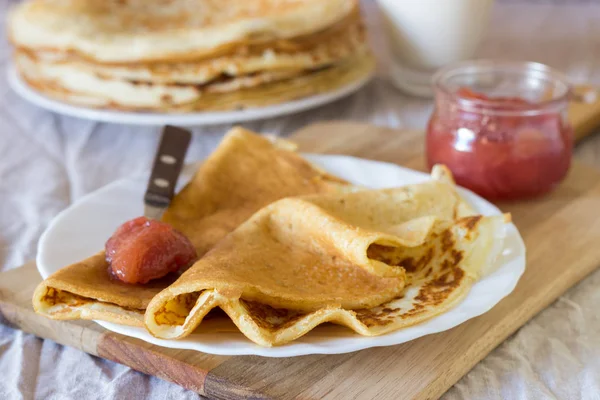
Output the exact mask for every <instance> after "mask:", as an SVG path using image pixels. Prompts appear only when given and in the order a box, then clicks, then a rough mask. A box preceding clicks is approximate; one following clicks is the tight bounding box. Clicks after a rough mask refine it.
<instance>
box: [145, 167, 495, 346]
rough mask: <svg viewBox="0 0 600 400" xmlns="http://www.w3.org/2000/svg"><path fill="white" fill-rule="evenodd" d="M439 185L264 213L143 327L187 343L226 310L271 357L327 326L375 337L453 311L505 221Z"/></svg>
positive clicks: (489, 256)
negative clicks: (478, 211) (211, 316)
mask: <svg viewBox="0 0 600 400" xmlns="http://www.w3.org/2000/svg"><path fill="white" fill-rule="evenodd" d="M433 178H434V179H433V180H432V181H430V182H427V183H423V184H419V185H408V186H405V187H401V188H395V189H387V190H364V191H358V192H354V193H337V194H325V195H312V196H302V197H296V198H286V199H282V200H279V201H277V202H275V203H272V204H270V205H268V206H266V207H265V208H263V209H261V210H260V211H258V212H257V213H255V214H254V215H253V216H252V217H251V218H250V219H248V220H247V221H246V222H244V223H242V224H241V225H240V226H239V227H238V228H236V229H235V230H233V231H232V232H231V233H230V234H228V235H227V236H225V237H224V238H223V239H222V240H221V241H220V242H219V243H217V244H216V245H215V246H214V247H213V248H212V249H211V250H210V251H209V252H208V253H207V254H206V255H205V256H204V257H203V258H201V259H200V260H198V261H197V262H196V263H195V264H194V265H193V266H192V267H191V268H190V269H188V270H187V271H186V272H185V273H184V274H183V275H182V276H181V277H180V278H179V279H178V280H177V281H176V282H175V283H174V284H172V285H171V286H169V287H168V288H166V289H165V290H164V291H162V292H161V293H159V294H158V295H157V296H155V297H154V299H153V300H152V301H151V302H150V304H149V305H148V308H147V310H146V314H145V324H146V328H147V329H148V331H149V332H150V333H151V334H153V335H154V336H156V337H159V338H163V339H177V338H182V337H185V336H187V335H189V334H190V333H192V332H193V331H194V330H195V329H196V328H198V329H200V330H202V324H201V323H202V320H203V318H204V317H205V316H206V315H207V314H208V313H209V312H210V311H211V310H213V309H214V308H216V307H219V308H221V309H222V310H223V311H224V312H225V313H226V314H227V315H228V316H229V318H231V320H232V321H233V322H234V323H235V325H237V327H238V328H239V330H240V331H241V332H242V333H243V334H244V335H245V336H247V337H248V338H249V339H250V340H252V341H254V342H255V343H257V344H259V345H262V346H272V345H280V344H284V343H287V342H290V341H292V340H295V339H297V338H298V337H300V336H302V335H304V334H306V333H307V332H309V331H310V330H312V329H313V328H314V327H315V326H317V325H319V324H322V323H324V322H333V323H336V324H341V325H345V326H348V327H349V328H351V329H353V330H354V331H356V332H357V333H359V334H361V335H366V336H372V335H379V334H383V333H387V332H390V331H393V330H397V329H399V328H401V327H404V326H408V325H412V324H415V323H418V322H421V321H423V320H425V319H428V318H431V317H433V316H435V315H438V314H440V313H442V312H444V311H446V310H447V309H449V308H451V307H452V306H454V305H455V304H457V303H458V302H459V301H460V300H461V299H462V298H463V297H464V296H465V295H466V294H467V293H468V291H469V289H470V287H471V286H472V284H473V283H474V282H475V281H476V280H477V279H478V278H479V277H480V276H481V274H482V273H483V271H484V270H485V269H486V268H489V267H490V266H491V265H492V263H493V261H494V260H495V258H496V257H497V256H498V254H499V253H500V251H501V249H502V238H503V235H504V223H505V221H504V216H497V217H482V216H480V215H475V214H474V212H473V210H472V209H471V208H470V207H469V205H468V204H466V203H465V202H464V201H463V200H462V199H461V198H460V196H459V195H458V194H457V193H456V188H455V186H454V184H453V182H452V178H451V175H450V174H449V172H448V171H447V170H446V169H445V168H444V167H441V166H439V167H436V168H434V171H433Z"/></svg>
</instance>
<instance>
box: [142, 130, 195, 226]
mask: <svg viewBox="0 0 600 400" xmlns="http://www.w3.org/2000/svg"><path fill="white" fill-rule="evenodd" d="M191 138H192V133H191V132H190V131H188V130H186V129H182V128H178V127H175V126H170V125H167V126H165V127H164V128H163V131H162V137H161V139H160V145H159V146H158V150H157V151H156V156H155V157H154V165H153V166H152V173H151V174H150V179H149V180H148V187H147V189H146V194H144V216H146V217H148V218H151V219H160V218H161V217H162V215H163V213H164V212H165V210H166V209H167V207H168V206H169V204H170V203H171V199H172V198H173V195H174V194H175V185H176V184H177V178H178V177H179V174H180V173H181V168H182V167H183V161H184V160H185V154H186V152H187V149H188V147H189V144H190V140H191Z"/></svg>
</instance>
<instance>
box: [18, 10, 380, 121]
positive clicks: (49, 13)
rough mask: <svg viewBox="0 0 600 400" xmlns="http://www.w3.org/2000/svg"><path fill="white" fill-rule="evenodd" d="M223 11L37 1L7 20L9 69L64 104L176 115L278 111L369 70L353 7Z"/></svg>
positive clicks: (360, 26) (371, 65)
mask: <svg viewBox="0 0 600 400" xmlns="http://www.w3.org/2000/svg"><path fill="white" fill-rule="evenodd" d="M221 3H222V4H217V3H214V2H210V1H206V0H196V1H191V2H190V1H187V0H173V1H170V2H168V4H165V3H164V2H162V1H158V0H153V1H145V2H136V1H129V2H119V4H117V3H116V2H113V1H107V2H100V3H99V2H97V1H94V0H34V1H31V2H28V3H25V4H22V5H20V6H18V7H16V8H15V10H14V11H13V12H12V13H11V14H10V16H9V24H8V26H9V37H10V39H11V41H12V42H13V44H14V45H15V47H16V52H15V60H14V61H15V65H16V67H17V70H18V71H19V73H20V74H21V76H22V78H23V79H24V80H26V81H27V82H28V84H29V85H30V86H32V87H34V88H36V89H37V90H39V91H41V92H42V93H45V94H47V95H49V96H51V97H54V98H57V99H59V100H62V101H66V102H70V103H75V104H81V105H86V106H92V107H99V108H113V109H121V110H144V111H174V112H191V111H198V110H228V109H239V108H245V107H253V106H264V105H268V104H274V103H280V102H285V101H289V100H293V99H297V98H300V97H305V96H309V95H314V94H319V93H323V92H328V91H332V90H335V89H337V88H340V87H343V86H346V85H348V84H350V83H353V82H357V81H360V80H362V79H365V78H366V77H367V76H368V75H369V74H370V73H371V72H372V70H373V68H374V60H373V58H372V56H371V54H370V52H369V50H368V45H367V40H366V35H365V31H364V27H363V23H362V20H361V18H360V12H359V9H358V6H357V2H356V0H350V1H349V0H333V1H331V0H329V1H326V2H322V1H318V0H308V1H306V0H304V1H299V0H294V1H288V0H285V1H284V0H268V1H264V2H260V3H259V4H254V3H253V2H243V1H240V0H223V1H222V2H221ZM200 10H201V11H200ZM83 21H85V24H84V23H83Z"/></svg>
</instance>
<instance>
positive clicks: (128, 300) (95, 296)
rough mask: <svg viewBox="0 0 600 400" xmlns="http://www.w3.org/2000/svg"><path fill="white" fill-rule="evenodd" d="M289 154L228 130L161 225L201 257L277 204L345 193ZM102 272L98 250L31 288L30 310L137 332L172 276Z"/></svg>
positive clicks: (281, 145)
mask: <svg viewBox="0 0 600 400" xmlns="http://www.w3.org/2000/svg"><path fill="white" fill-rule="evenodd" d="M292 149H293V145H292V144H291V143H290V142H287V141H283V140H275V141H274V142H272V141H269V140H268V139H266V138H263V137H261V136H259V135H257V134H255V133H252V132H250V131H247V130H245V129H242V128H234V129H232V130H231V131H230V132H229V133H228V134H227V135H226V136H225V138H224V139H223V141H222V142H221V144H220V145H219V147H218V148H217V149H216V150H215V152H214V153H213V154H211V155H210V156H209V157H208V158H207V159H206V161H205V162H204V163H203V164H202V165H201V166H200V168H199V169H198V171H197V172H196V174H195V175H194V177H193V178H192V180H191V181H190V182H189V183H188V184H187V185H186V186H185V187H184V188H183V189H182V191H181V192H180V193H178V194H177V195H176V196H175V197H174V199H173V201H172V203H171V205H170V207H169V208H168V209H167V211H166V212H165V215H164V217H163V220H165V221H166V222H168V223H170V224H171V225H173V226H174V227H175V228H176V229H178V230H180V231H181V232H183V233H184V234H186V235H187V236H188V237H189V238H190V240H191V242H192V243H193V244H194V246H195V247H196V251H197V253H198V256H202V255H204V253H206V252H207V251H208V250H209V249H210V248H211V247H212V246H213V245H214V244H215V243H216V242H217V241H219V240H220V239H221V238H222V237H223V236H225V235H226V234H227V233H229V232H230V231H232V230H233V229H235V228H236V227H237V226H238V225H239V224H241V223H242V222H243V221H244V220H245V219H247V218H248V217H250V216H251V215H252V214H253V213H254V212H255V211H257V210H259V209H260V208H262V207H264V206H266V205H267V204H269V203H271V202H273V201H275V200H278V199H281V198H283V197H286V196H297V195H305V194H311V193H329V192H337V191H342V190H348V189H347V188H348V187H349V185H347V184H346V183H345V182H343V181H342V180H340V179H338V178H336V177H333V176H331V175H329V174H327V173H326V172H324V171H322V170H320V169H318V168H316V167H314V166H312V165H311V164H310V163H309V162H307V161H306V160H305V159H304V158H302V157H301V156H300V155H298V154H296V153H295V152H294V151H292ZM140 201H141V197H140ZM107 239H108V238H107ZM107 269H108V264H107V262H106V260H105V255H104V252H103V251H102V252H99V253H98V254H96V255H94V256H92V257H90V258H88V259H85V260H83V261H81V262H78V263H75V264H73V265H70V266H67V267H65V268H63V269H61V270H59V271H57V272H56V273H54V274H52V275H51V276H50V277H48V278H47V279H46V280H44V281H43V282H42V283H41V284H40V285H39V286H38V287H37V289H36V291H35V292H34V295H33V306H34V309H35V310H36V312H38V313H40V314H42V315H45V316H47V317H50V318H54V319H97V320H104V321H110V322H116V323H120V324H126V325H136V326H142V321H143V313H144V310H145V308H146V306H147V305H148V303H149V302H150V300H151V299H152V298H153V297H154V295H156V294H157V293H159V292H160V291H161V290H162V289H164V288H165V287H167V286H168V285H169V284H171V283H172V282H173V281H174V278H175V277H174V276H173V275H170V276H167V277H165V278H163V279H160V280H156V281H151V282H149V283H148V284H145V285H129V284H125V283H121V282H120V281H117V280H114V279H111V278H109V274H108V272H107Z"/></svg>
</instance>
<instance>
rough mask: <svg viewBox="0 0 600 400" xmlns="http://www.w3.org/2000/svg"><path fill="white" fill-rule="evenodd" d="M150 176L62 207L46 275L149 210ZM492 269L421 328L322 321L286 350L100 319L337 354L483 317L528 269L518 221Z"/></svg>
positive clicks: (346, 163)
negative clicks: (385, 330)
mask: <svg viewBox="0 0 600 400" xmlns="http://www.w3.org/2000/svg"><path fill="white" fill-rule="evenodd" d="M306 157H307V158H308V159H309V160H311V161H312V162H314V163H315V164H317V165H320V166H321V167H323V168H324V169H326V170H327V171H329V172H331V173H333V174H335V175H337V176H340V177H342V178H344V179H347V180H349V181H351V182H353V183H356V184H359V185H363V186H368V187H372V188H386V187H396V186H401V185H406V184H411V183H418V182H423V181H426V180H427V179H429V176H428V175H426V174H424V173H421V172H416V171H413V170H410V169H406V168H402V167H399V166H397V165H394V164H388V163H383V162H377V161H369V160H363V159H360V158H354V157H347V156H332V155H306ZM192 170H193V168H188V169H187V172H184V175H183V178H182V179H180V181H182V182H181V184H183V183H184V182H185V181H186V180H189V178H190V175H191V174H190V172H191V171H192ZM146 182H147V180H146V179H144V178H129V179H123V180H120V181H117V182H114V183H112V184H110V185H108V186H106V187H104V188H102V189H100V190H98V191H96V192H94V193H91V194H89V195H87V196H85V197H84V198H82V199H81V200H80V201H78V202H77V203H75V204H74V205H72V206H71V207H69V208H68V209H66V210H65V211H63V212H61V213H60V214H59V215H58V216H57V217H56V218H55V219H54V220H53V221H52V222H51V223H50V226H49V227H48V229H47V230H46V232H44V234H43V235H42V237H41V239H40V242H39V247H38V257H37V266H38V269H39V271H40V273H41V275H42V276H43V277H44V278H46V277H48V276H49V275H50V274H52V273H53V272H55V271H57V270H58V269H59V268H61V267H63V266H65V265H68V264H72V263H74V262H76V261H78V260H81V259H83V258H86V257H88V256H90V255H91V254H95V253H96V252H97V251H98V250H99V249H102V248H103V247H104V243H105V241H106V239H107V238H108V237H110V235H111V234H112V233H113V232H114V230H115V229H116V228H117V226H119V225H120V224H121V223H123V222H124V221H126V220H129V219H131V218H134V217H136V216H139V215H141V214H142V213H143V206H142V195H143V193H144V189H145V184H146ZM460 192H461V194H462V195H463V196H464V198H465V199H466V200H467V201H469V202H470V203H471V204H472V205H473V206H474V207H475V209H477V210H478V211H479V212H481V213H482V214H484V215H497V214H500V210H498V209H497V208H496V207H495V206H494V205H492V204H490V203H489V202H487V201H486V200H484V199H482V198H481V197H479V196H477V195H475V194H473V193H472V192H470V191H468V190H465V189H460ZM492 270H493V272H492V273H490V274H489V275H488V276H486V277H484V278H483V279H481V280H480V281H479V282H477V283H476V284H475V285H474V286H473V288H472V289H471V291H470V293H469V294H468V295H467V297H466V298H465V300H464V301H463V302H462V303H460V304H459V305H458V306H456V307H454V308H453V309H451V310H450V311H448V312H446V313H444V314H442V315H440V316H437V317H435V318H432V319H430V320H428V321H426V322H424V323H421V324H419V325H415V326H411V327H408V328H404V329H401V330H398V331H396V332H392V333H389V334H387V335H383V336H377V337H364V336H360V335H358V334H355V333H354V332H353V331H351V330H350V329H348V328H345V327H341V326H335V325H326V326H318V327H317V328H315V329H314V330H312V331H311V332H309V333H308V334H306V335H305V336H303V337H301V338H299V339H298V340H295V341H293V342H292V343H290V344H287V345H283V346H279V347H272V348H266V347H260V346H258V345H256V344H254V343H253V342H251V341H250V340H248V339H247V338H246V337H245V336H244V335H242V333H240V332H238V331H232V332H225V333H222V332H221V333H218V334H217V333H201V332H199V333H194V334H192V335H190V336H188V337H186V338H184V339H181V340H170V341H166V340H160V339H156V338H154V337H152V336H151V335H150V334H149V333H148V332H146V330H144V329H142V328H133V327H128V326H123V325H117V324H112V323H108V322H101V321H97V322H98V323H99V324H100V325H102V326H103V327H105V328H107V329H109V330H111V331H114V332H117V333H121V334H123V335H128V336H133V337H137V338H139V339H142V340H145V341H147V342H150V343H154V344H157V345H160V346H164V347H174V348H182V349H192V350H198V351H202V352H205V353H212V354H222V355H245V354H255V355H261V356H267V357H290V356H299V355H306V354H337V353H347V352H351V351H356V350H361V349H366V348H369V347H377V346H390V345H395V344H399V343H404V342H407V341H409V340H413V339H416V338H418V337H421V336H424V335H429V334H431V333H436V332H441V331H445V330H447V329H450V328H452V327H454V326H456V325H458V324H460V323H462V322H465V321H466V320H468V319H470V318H473V317H476V316H478V315H481V314H483V313H484V312H486V311H488V310H489V309H491V308H492V307H493V306H494V305H496V304H497V303H498V302H499V301H500V300H501V299H502V298H503V297H505V296H506V295H508V294H509V293H510V292H512V290H513V289H514V287H515V285H516V284H517V282H518V280H519V278H520V276H521V275H522V274H523V272H524V271H525V245H524V243H523V240H522V239H521V236H520V235H519V232H518V231H517V229H516V227H515V226H514V225H513V224H509V225H508V229H507V237H506V239H505V248H504V251H503V253H502V256H501V257H500V258H499V260H498V261H497V265H495V266H494V269H492Z"/></svg>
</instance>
